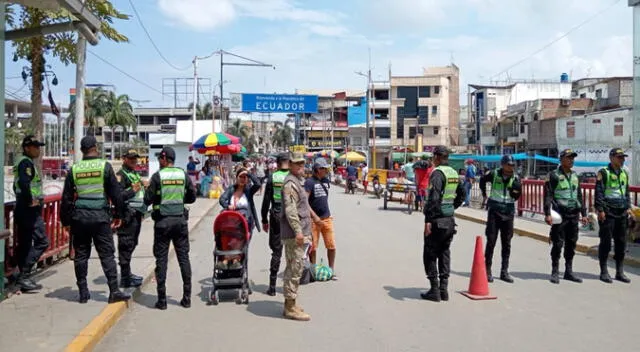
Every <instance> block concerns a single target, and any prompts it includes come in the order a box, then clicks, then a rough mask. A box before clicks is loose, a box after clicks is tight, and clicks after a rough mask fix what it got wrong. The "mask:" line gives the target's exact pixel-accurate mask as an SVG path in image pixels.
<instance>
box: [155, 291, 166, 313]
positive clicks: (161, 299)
mask: <svg viewBox="0 0 640 352" xmlns="http://www.w3.org/2000/svg"><path fill="white" fill-rule="evenodd" d="M156 308H157V309H160V310H166V309H167V289H166V288H164V287H158V301H157V302H156Z"/></svg>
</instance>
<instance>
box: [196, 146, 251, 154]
mask: <svg viewBox="0 0 640 352" xmlns="http://www.w3.org/2000/svg"><path fill="white" fill-rule="evenodd" d="M197 150H198V153H200V154H204V155H216V154H237V153H240V152H242V151H243V150H244V151H245V152H246V150H247V149H246V148H245V147H243V146H242V144H229V145H219V146H216V147H208V148H199V149H197Z"/></svg>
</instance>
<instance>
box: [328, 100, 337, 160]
mask: <svg viewBox="0 0 640 352" xmlns="http://www.w3.org/2000/svg"><path fill="white" fill-rule="evenodd" d="M335 98H336V96H335V94H334V95H333V98H332V99H331V148H329V151H330V152H329V158H330V160H331V170H333V130H334V129H335V128H336V124H335V118H334V110H333V109H334V108H335ZM331 172H333V171H331Z"/></svg>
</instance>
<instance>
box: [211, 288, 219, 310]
mask: <svg viewBox="0 0 640 352" xmlns="http://www.w3.org/2000/svg"><path fill="white" fill-rule="evenodd" d="M209 298H210V303H211V304H213V305H214V306H217V305H218V303H219V302H220V296H219V295H218V291H212V292H211V297H209Z"/></svg>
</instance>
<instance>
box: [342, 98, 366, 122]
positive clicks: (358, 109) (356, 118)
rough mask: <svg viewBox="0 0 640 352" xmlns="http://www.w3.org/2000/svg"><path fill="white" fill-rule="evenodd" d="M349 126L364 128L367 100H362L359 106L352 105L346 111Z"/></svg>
mask: <svg viewBox="0 0 640 352" xmlns="http://www.w3.org/2000/svg"><path fill="white" fill-rule="evenodd" d="M347 120H348V123H349V126H357V125H362V126H364V125H365V124H366V123H367V99H366V98H362V100H361V101H360V105H353V106H350V107H349V108H348V109H347Z"/></svg>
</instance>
